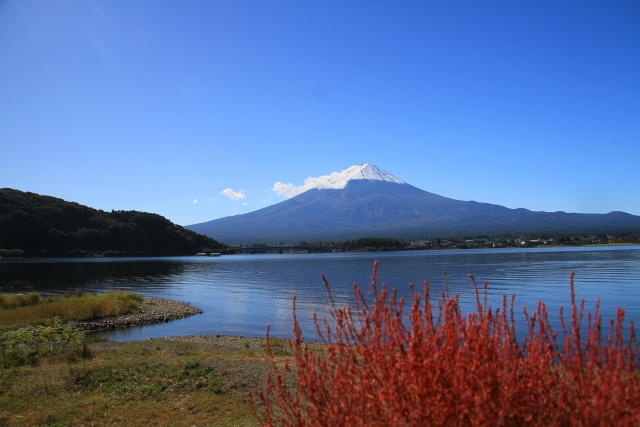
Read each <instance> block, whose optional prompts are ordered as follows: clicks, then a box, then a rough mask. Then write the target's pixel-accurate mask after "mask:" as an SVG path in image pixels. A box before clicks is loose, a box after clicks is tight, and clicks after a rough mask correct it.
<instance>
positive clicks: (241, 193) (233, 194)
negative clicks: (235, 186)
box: [220, 188, 247, 200]
mask: <svg viewBox="0 0 640 427" xmlns="http://www.w3.org/2000/svg"><path fill="white" fill-rule="evenodd" d="M244 193H245V191H244V190H240V191H238V192H236V191H233V190H232V189H230V188H227V189H226V190H222V191H221V192H220V194H222V195H223V196H227V197H228V198H230V199H232V200H240V199H244V198H245V197H247V196H246V195H245V194H244Z"/></svg>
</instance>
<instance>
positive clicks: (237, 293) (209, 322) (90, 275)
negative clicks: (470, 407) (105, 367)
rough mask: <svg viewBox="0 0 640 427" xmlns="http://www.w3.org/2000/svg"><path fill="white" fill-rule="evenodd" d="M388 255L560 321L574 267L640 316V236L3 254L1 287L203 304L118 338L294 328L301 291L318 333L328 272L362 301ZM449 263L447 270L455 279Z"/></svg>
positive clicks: (580, 284) (391, 277) (401, 272)
mask: <svg viewBox="0 0 640 427" xmlns="http://www.w3.org/2000/svg"><path fill="white" fill-rule="evenodd" d="M375 260H378V261H379V270H378V273H379V274H378V283H379V284H381V283H386V284H387V286H388V287H390V288H397V289H398V292H399V294H400V295H401V296H404V297H405V298H406V297H408V296H409V295H410V293H409V287H408V284H409V283H413V284H414V285H415V287H416V289H417V290H418V291H420V292H421V291H422V284H423V282H424V281H425V280H427V281H428V282H429V285H430V289H431V295H432V297H435V298H437V297H439V295H440V293H441V292H442V291H443V290H444V289H445V286H447V287H448V290H449V293H450V294H451V295H454V294H459V295H460V301H461V303H462V306H463V309H465V310H473V309H474V292H473V286H472V284H471V281H470V278H469V277H468V274H473V275H474V276H475V278H476V280H477V281H478V284H479V285H482V284H483V283H484V282H485V281H488V282H489V286H488V298H489V302H490V304H491V305H492V306H496V307H498V306H500V304H501V297H502V295H503V294H507V295H509V296H510V295H511V294H513V293H515V294H516V300H515V308H516V320H517V321H518V322H520V324H521V325H522V324H523V323H522V322H521V320H522V318H523V316H522V313H521V309H522V307H523V306H526V307H527V310H528V311H529V312H532V311H534V310H535V308H536V305H537V302H538V301H539V300H543V301H544V302H545V303H546V304H547V309H548V311H549V313H550V317H552V321H553V324H554V325H555V327H556V328H557V329H559V323H558V320H557V318H558V311H559V308H560V307H561V306H564V307H565V310H568V309H569V307H570V299H569V292H570V288H569V276H570V274H571V273H572V272H575V283H576V292H577V296H578V298H583V299H585V300H586V309H587V311H592V310H593V307H594V303H595V301H596V299H598V298H599V299H600V300H601V309H600V311H601V313H602V314H603V317H604V318H605V319H609V318H613V317H614V316H615V309H616V307H622V308H624V309H625V311H626V319H629V320H634V321H635V324H638V323H639V322H640V246H607V247H578V248H527V249H525V248H523V249H479V250H441V251H402V252H377V253H328V254H306V253H304V254H255V255H249V254H247V255H230V256H222V257H211V258H208V257H195V256H194V257H169V258H79V259H21V260H20V259H19V260H7V259H3V260H0V287H2V289H1V290H2V292H31V291H35V292H41V293H54V294H61V293H63V292H73V291H74V290H75V289H78V288H80V289H83V290H84V291H87V292H92V293H94V292H105V291H113V290H126V291H134V292H138V293H140V294H142V295H145V296H150V297H158V298H168V299H174V300H179V301H184V302H188V303H191V304H192V305H194V306H195V307H198V308H200V309H202V310H203V311H204V313H203V314H200V315H197V316H193V317H190V318H187V319H181V320H177V321H173V322H168V323H162V324H156V325H150V326H143V327H138V328H130V329H127V330H122V331H112V332H108V333H106V336H107V337H109V338H111V339H116V340H127V339H145V338H153V337H165V336H176V335H229V336H238V335H239V336H252V337H260V336H264V335H265V331H266V326H267V324H269V325H271V334H272V335H275V336H281V337H290V336H291V335H292V299H293V296H294V295H297V298H298V300H297V306H298V317H299V319H300V320H301V323H302V327H303V335H304V337H305V338H306V339H308V340H313V339H315V338H316V335H315V328H314V327H313V323H312V321H311V319H312V315H313V313H314V312H317V313H318V314H319V315H320V316H325V315H326V314H327V310H328V309H329V307H330V304H329V300H328V299H327V293H326V290H325V287H324V285H323V283H322V280H321V274H322V273H324V274H325V276H326V278H327V279H328V281H329V283H330V285H331V288H332V293H333V295H334V298H335V300H336V302H337V304H338V305H347V304H351V303H352V302H353V283H357V284H358V285H360V286H361V287H362V288H363V289H364V290H365V291H367V294H369V295H370V294H371V292H370V290H371V288H370V283H371V275H372V268H373V263H374V261H375ZM443 272H446V276H447V281H445V277H444V274H443Z"/></svg>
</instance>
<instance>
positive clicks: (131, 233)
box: [0, 188, 227, 256]
mask: <svg viewBox="0 0 640 427" xmlns="http://www.w3.org/2000/svg"><path fill="white" fill-rule="evenodd" d="M225 248H227V246H226V245H224V244H221V243H219V242H217V241H216V240H214V239H212V238H209V237H206V236H203V235H201V234H198V233H195V232H193V231H191V230H187V229H185V228H183V227H181V226H179V225H176V224H174V223H172V222H171V221H169V220H168V219H166V218H164V217H163V216H160V215H157V214H152V213H146V212H137V211H111V212H105V211H102V210H97V209H93V208H90V207H88V206H83V205H80V204H78V203H73V202H67V201H64V200H62V199H58V198H55V197H50V196H41V195H39V194H35V193H27V192H22V191H18V190H13V189H10V188H3V189H0V251H1V252H0V255H2V254H3V253H4V254H5V255H26V256H83V255H84V256H86V255H99V254H104V255H191V254H195V253H196V252H203V251H206V250H212V251H217V252H219V251H220V250H222V249H225Z"/></svg>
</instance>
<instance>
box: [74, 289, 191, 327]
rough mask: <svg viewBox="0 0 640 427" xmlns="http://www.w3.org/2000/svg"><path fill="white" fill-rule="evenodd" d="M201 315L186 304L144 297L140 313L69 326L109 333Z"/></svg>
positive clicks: (86, 321) (80, 322)
mask: <svg viewBox="0 0 640 427" xmlns="http://www.w3.org/2000/svg"><path fill="white" fill-rule="evenodd" d="M200 313H202V310H200V309H198V308H195V307H193V306H192V305H190V304H187V303H184V302H179V301H172V300H167V299H162V298H150V297H143V298H142V302H141V303H140V311H139V312H138V313H131V314H125V315H123V316H114V317H104V318H101V319H97V320H82V321H71V322H68V325H69V326H72V327H74V328H78V329H81V330H83V331H107V330H111V329H123V328H128V327H131V326H142V325H150V324H152V323H158V322H168V321H170V320H176V319H182V318H184V317H189V316H193V315H196V314H200Z"/></svg>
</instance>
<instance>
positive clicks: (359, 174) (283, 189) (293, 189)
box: [272, 163, 404, 197]
mask: <svg viewBox="0 0 640 427" xmlns="http://www.w3.org/2000/svg"><path fill="white" fill-rule="evenodd" d="M360 179H364V180H369V181H386V182H394V183H396V184H404V182H403V181H400V180H399V179H398V178H396V177H395V176H393V175H391V174H390V173H388V172H385V171H383V170H382V169H380V168H378V167H377V166H374V165H372V164H369V163H365V164H363V165H353V166H351V167H350V168H348V169H345V170H343V171H342V172H333V173H331V174H329V175H323V176H319V177H317V178H311V177H310V178H307V179H306V180H305V181H304V184H303V185H300V186H296V185H293V184H284V183H282V182H276V183H275V184H274V186H273V188H272V190H273V191H275V192H277V193H279V194H281V195H284V196H287V197H293V196H296V195H298V194H300V193H303V192H305V191H307V190H311V189H312V188H317V189H320V190H323V189H334V190H340V189H343V188H345V187H346V186H347V184H348V183H349V181H354V180H360Z"/></svg>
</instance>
